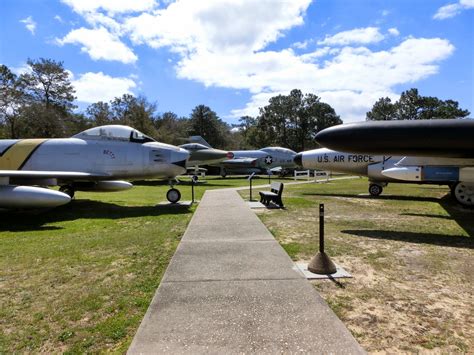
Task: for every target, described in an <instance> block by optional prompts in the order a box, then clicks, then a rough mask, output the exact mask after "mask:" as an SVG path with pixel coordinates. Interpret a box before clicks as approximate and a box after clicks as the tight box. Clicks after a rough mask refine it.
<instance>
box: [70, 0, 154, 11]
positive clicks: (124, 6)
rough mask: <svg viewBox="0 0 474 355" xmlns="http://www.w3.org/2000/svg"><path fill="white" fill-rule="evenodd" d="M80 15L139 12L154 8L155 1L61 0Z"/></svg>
mask: <svg viewBox="0 0 474 355" xmlns="http://www.w3.org/2000/svg"><path fill="white" fill-rule="evenodd" d="M61 1H62V2H63V3H65V4H66V5H68V6H70V7H72V9H73V10H74V11H75V12H77V13H80V14H83V13H86V12H96V11H98V10H104V11H107V12H108V13H110V14H117V13H127V12H141V11H146V10H151V9H153V8H154V7H155V6H156V1H155V0H133V1H131V0H61Z"/></svg>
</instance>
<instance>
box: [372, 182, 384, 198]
mask: <svg viewBox="0 0 474 355" xmlns="http://www.w3.org/2000/svg"><path fill="white" fill-rule="evenodd" d="M382 191H383V187H382V186H380V185H378V184H370V185H369V194H370V195H371V196H379V195H380V194H381V193H382Z"/></svg>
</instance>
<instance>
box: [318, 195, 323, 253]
mask: <svg viewBox="0 0 474 355" xmlns="http://www.w3.org/2000/svg"><path fill="white" fill-rule="evenodd" d="M319 252H320V253H324V203H320V204H319Z"/></svg>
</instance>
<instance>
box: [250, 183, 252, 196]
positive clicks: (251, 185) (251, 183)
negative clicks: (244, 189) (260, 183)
mask: <svg viewBox="0 0 474 355" xmlns="http://www.w3.org/2000/svg"><path fill="white" fill-rule="evenodd" d="M250 201H252V178H250Z"/></svg>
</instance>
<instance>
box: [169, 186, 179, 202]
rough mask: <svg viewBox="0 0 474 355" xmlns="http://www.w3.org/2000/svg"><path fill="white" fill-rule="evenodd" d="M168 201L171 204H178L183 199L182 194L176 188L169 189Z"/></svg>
mask: <svg viewBox="0 0 474 355" xmlns="http://www.w3.org/2000/svg"><path fill="white" fill-rule="evenodd" d="M166 199H167V200H168V201H169V202H171V203H177V202H178V201H179V200H180V199H181V192H179V190H177V189H175V188H172V189H169V190H168V192H167V193H166Z"/></svg>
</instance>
